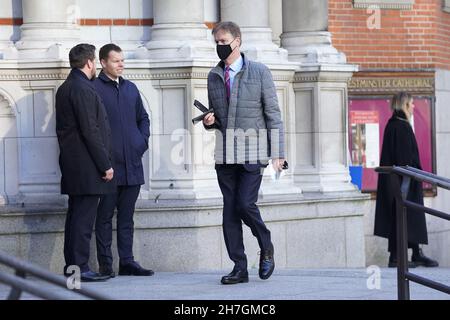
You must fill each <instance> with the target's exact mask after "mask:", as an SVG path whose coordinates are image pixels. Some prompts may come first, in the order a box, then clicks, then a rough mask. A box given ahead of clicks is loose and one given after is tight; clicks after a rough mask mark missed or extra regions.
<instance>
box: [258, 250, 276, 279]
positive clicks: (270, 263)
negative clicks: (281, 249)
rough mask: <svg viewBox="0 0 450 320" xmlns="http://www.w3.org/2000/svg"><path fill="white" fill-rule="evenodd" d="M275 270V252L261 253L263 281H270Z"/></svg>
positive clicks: (260, 266)
mask: <svg viewBox="0 0 450 320" xmlns="http://www.w3.org/2000/svg"><path fill="white" fill-rule="evenodd" d="M273 269H275V260H274V259H273V250H263V251H261V256H260V257H259V277H260V278H261V279H263V280H267V279H269V277H270V276H271V275H272V272H273Z"/></svg>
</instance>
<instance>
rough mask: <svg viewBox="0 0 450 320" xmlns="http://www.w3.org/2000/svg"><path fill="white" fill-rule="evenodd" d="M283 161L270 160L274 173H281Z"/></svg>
mask: <svg viewBox="0 0 450 320" xmlns="http://www.w3.org/2000/svg"><path fill="white" fill-rule="evenodd" d="M284 161H285V159H283V158H281V159H272V166H273V169H274V170H275V171H282V170H283V163H284Z"/></svg>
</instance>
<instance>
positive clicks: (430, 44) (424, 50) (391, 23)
mask: <svg viewBox="0 0 450 320" xmlns="http://www.w3.org/2000/svg"><path fill="white" fill-rule="evenodd" d="M373 14H374V13H373V11H370V12H368V10H367V9H354V8H353V1H352V0H329V31H330V32H331V33H332V35H333V45H334V46H335V47H336V48H337V49H338V50H339V51H342V52H344V53H345V54H346V55H347V60H348V62H349V63H355V64H358V65H360V67H361V69H417V68H441V69H447V70H450V14H449V13H446V12H444V11H442V0H415V4H414V6H413V8H412V9H411V10H387V9H381V10H380V28H375V29H369V28H368V21H369V25H373V24H370V23H371V22H374V21H375V20H373V18H374V16H373Z"/></svg>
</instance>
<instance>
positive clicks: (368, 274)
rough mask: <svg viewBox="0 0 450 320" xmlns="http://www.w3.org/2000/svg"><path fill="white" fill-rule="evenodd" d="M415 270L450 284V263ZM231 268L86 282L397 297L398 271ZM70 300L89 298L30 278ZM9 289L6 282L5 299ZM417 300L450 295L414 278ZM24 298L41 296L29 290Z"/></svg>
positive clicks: (131, 290)
mask: <svg viewBox="0 0 450 320" xmlns="http://www.w3.org/2000/svg"><path fill="white" fill-rule="evenodd" d="M410 271H411V272H412V273H415V274H417V275H420V276H423V277H427V278H430V279H432V280H434V281H437V282H441V283H444V284H446V285H450V268H415V269H410ZM227 273H228V271H207V272H193V273H179V272H156V273H155V275H154V276H151V277H135V276H117V277H115V278H113V279H109V280H108V281H105V282H97V283H85V282H83V283H81V286H82V287H85V288H90V289H93V290H96V291H97V292H99V293H101V294H103V295H105V296H106V297H108V298H111V299H120V300H396V299H397V273H396V269H392V268H381V269H378V268H375V269H370V268H369V269H365V268H361V269H279V270H275V272H274V274H273V275H272V277H271V278H269V279H268V280H261V279H259V278H258V270H257V269H251V270H249V274H250V281H249V283H243V284H237V285H221V284H220V278H221V277H222V275H224V274H227ZM30 280H31V281H32V282H33V283H36V284H39V286H40V287H41V288H48V289H49V290H52V291H53V292H54V293H57V294H60V295H62V297H63V298H64V299H83V297H81V296H80V295H78V294H76V293H74V292H73V291H72V290H67V289H64V288H58V287H56V286H53V285H51V284H48V283H44V282H42V281H40V280H36V279H30ZM8 293H9V288H8V287H7V286H5V285H3V284H0V300H2V299H5V298H6V297H7V295H8ZM410 294H411V299H412V300H450V295H448V294H445V293H443V292H440V291H436V290H433V289H430V288H427V287H424V286H422V285H419V284H416V283H413V282H410ZM21 299H24V300H29V299H37V298H36V297H33V296H32V295H30V294H26V293H25V294H23V295H22V297H21Z"/></svg>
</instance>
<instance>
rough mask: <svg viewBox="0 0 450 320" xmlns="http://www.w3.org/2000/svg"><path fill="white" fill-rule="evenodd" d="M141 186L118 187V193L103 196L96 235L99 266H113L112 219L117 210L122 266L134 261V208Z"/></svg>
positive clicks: (118, 245) (118, 244) (96, 223)
mask: <svg viewBox="0 0 450 320" xmlns="http://www.w3.org/2000/svg"><path fill="white" fill-rule="evenodd" d="M140 189H141V186H140V185H136V186H118V187H117V192H116V193H112V194H106V195H103V196H102V197H101V198H100V204H99V206H98V214H97V221H96V222H95V235H96V240H97V259H98V263H99V265H102V266H108V267H111V266H112V262H113V256H112V252H111V244H112V219H113V216H114V209H115V208H117V249H118V251H119V258H120V263H121V264H126V263H128V262H130V261H133V260H134V257H133V235H134V221H133V215H134V207H135V204H136V200H137V198H138V196H139V191H140Z"/></svg>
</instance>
